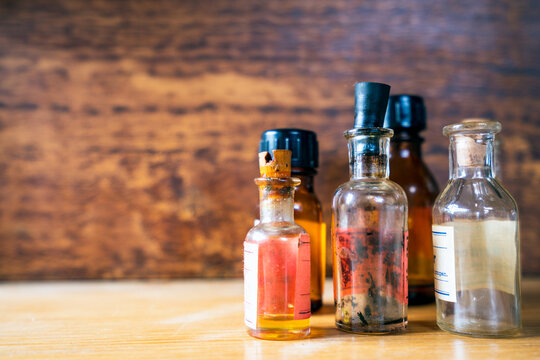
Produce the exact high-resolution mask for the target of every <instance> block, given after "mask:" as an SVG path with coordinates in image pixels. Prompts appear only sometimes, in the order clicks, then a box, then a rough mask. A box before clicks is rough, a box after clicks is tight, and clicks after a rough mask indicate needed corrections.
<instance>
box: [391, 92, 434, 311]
mask: <svg viewBox="0 0 540 360" xmlns="http://www.w3.org/2000/svg"><path fill="white" fill-rule="evenodd" d="M384 127H385V128H391V129H392V130H394V137H392V140H391V142H390V179H391V180H393V181H395V182H396V183H398V184H399V185H400V186H401V187H402V188H403V189H404V190H405V193H406V194H407V201H408V205H409V219H408V225H409V266H408V268H409V305H419V304H426V303H430V302H433V301H435V296H434V291H433V244H432V242H431V219H432V218H431V216H432V210H433V203H434V202H435V199H436V198H437V195H438V194H439V189H438V187H437V183H436V182H435V179H434V177H433V175H432V174H431V173H430V171H429V169H428V168H427V166H426V164H425V163H424V161H423V160H422V152H421V147H422V142H423V141H424V139H423V138H422V137H421V136H420V132H421V131H422V130H425V128H426V110H425V107H424V101H423V99H422V98H421V97H420V96H415V95H393V96H390V100H389V101H388V110H387V112H386V117H385V120H384Z"/></svg>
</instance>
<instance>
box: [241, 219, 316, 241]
mask: <svg viewBox="0 0 540 360" xmlns="http://www.w3.org/2000/svg"><path fill="white" fill-rule="evenodd" d="M302 234H307V232H306V230H304V228H302V227H301V226H300V225H298V224H296V223H292V222H287V221H278V222H267V223H258V224H257V225H255V226H254V227H252V228H251V229H250V230H249V232H248V233H247V235H246V241H252V242H263V241H264V240H267V239H269V238H283V239H287V238H291V237H295V236H299V235H302Z"/></svg>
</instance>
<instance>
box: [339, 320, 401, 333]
mask: <svg viewBox="0 0 540 360" xmlns="http://www.w3.org/2000/svg"><path fill="white" fill-rule="evenodd" d="M336 327H337V328H338V329H339V330H341V331H345V332H348V333H353V334H364V335H390V334H399V333H401V332H403V331H405V330H406V329H407V320H406V319H399V320H396V321H392V322H391V323H388V324H379V325H363V326H354V327H353V326H351V325H346V324H344V323H342V322H340V321H336Z"/></svg>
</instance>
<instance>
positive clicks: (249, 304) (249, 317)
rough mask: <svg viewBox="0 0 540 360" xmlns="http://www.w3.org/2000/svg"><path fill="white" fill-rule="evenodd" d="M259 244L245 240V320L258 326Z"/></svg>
mask: <svg viewBox="0 0 540 360" xmlns="http://www.w3.org/2000/svg"><path fill="white" fill-rule="evenodd" d="M258 274H259V246H258V244H254V243H248V242H244V311H245V313H244V322H245V323H246V326H247V327H249V328H250V329H256V328H257V300H258V299H257V293H258V285H259V276H258Z"/></svg>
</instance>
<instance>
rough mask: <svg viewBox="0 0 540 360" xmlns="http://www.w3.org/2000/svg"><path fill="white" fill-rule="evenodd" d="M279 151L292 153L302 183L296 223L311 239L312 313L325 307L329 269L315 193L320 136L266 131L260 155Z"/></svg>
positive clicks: (294, 172) (296, 200)
mask: <svg viewBox="0 0 540 360" xmlns="http://www.w3.org/2000/svg"><path fill="white" fill-rule="evenodd" d="M276 149H287V150H291V151H292V160H291V166H292V172H291V175H292V176H293V177H296V178H299V179H300V180H301V183H300V185H299V186H297V187H296V188H295V193H294V221H295V222H296V223H297V224H298V225H300V226H301V227H303V228H304V229H305V230H306V231H307V233H308V234H309V236H310V238H311V295H310V298H311V311H317V310H318V309H320V308H321V306H322V294H323V285H324V277H325V267H326V261H325V259H326V225H325V223H324V222H323V221H322V210H321V202H320V201H319V199H318V198H317V196H316V195H315V190H314V176H315V175H316V174H317V170H316V169H317V167H318V165H319V163H318V157H319V153H318V144H317V135H316V134H315V133H314V132H313V131H309V130H302V129H273V130H267V131H265V132H264V133H263V134H262V136H261V142H260V146H259V151H268V152H271V151H272V150H276Z"/></svg>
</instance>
